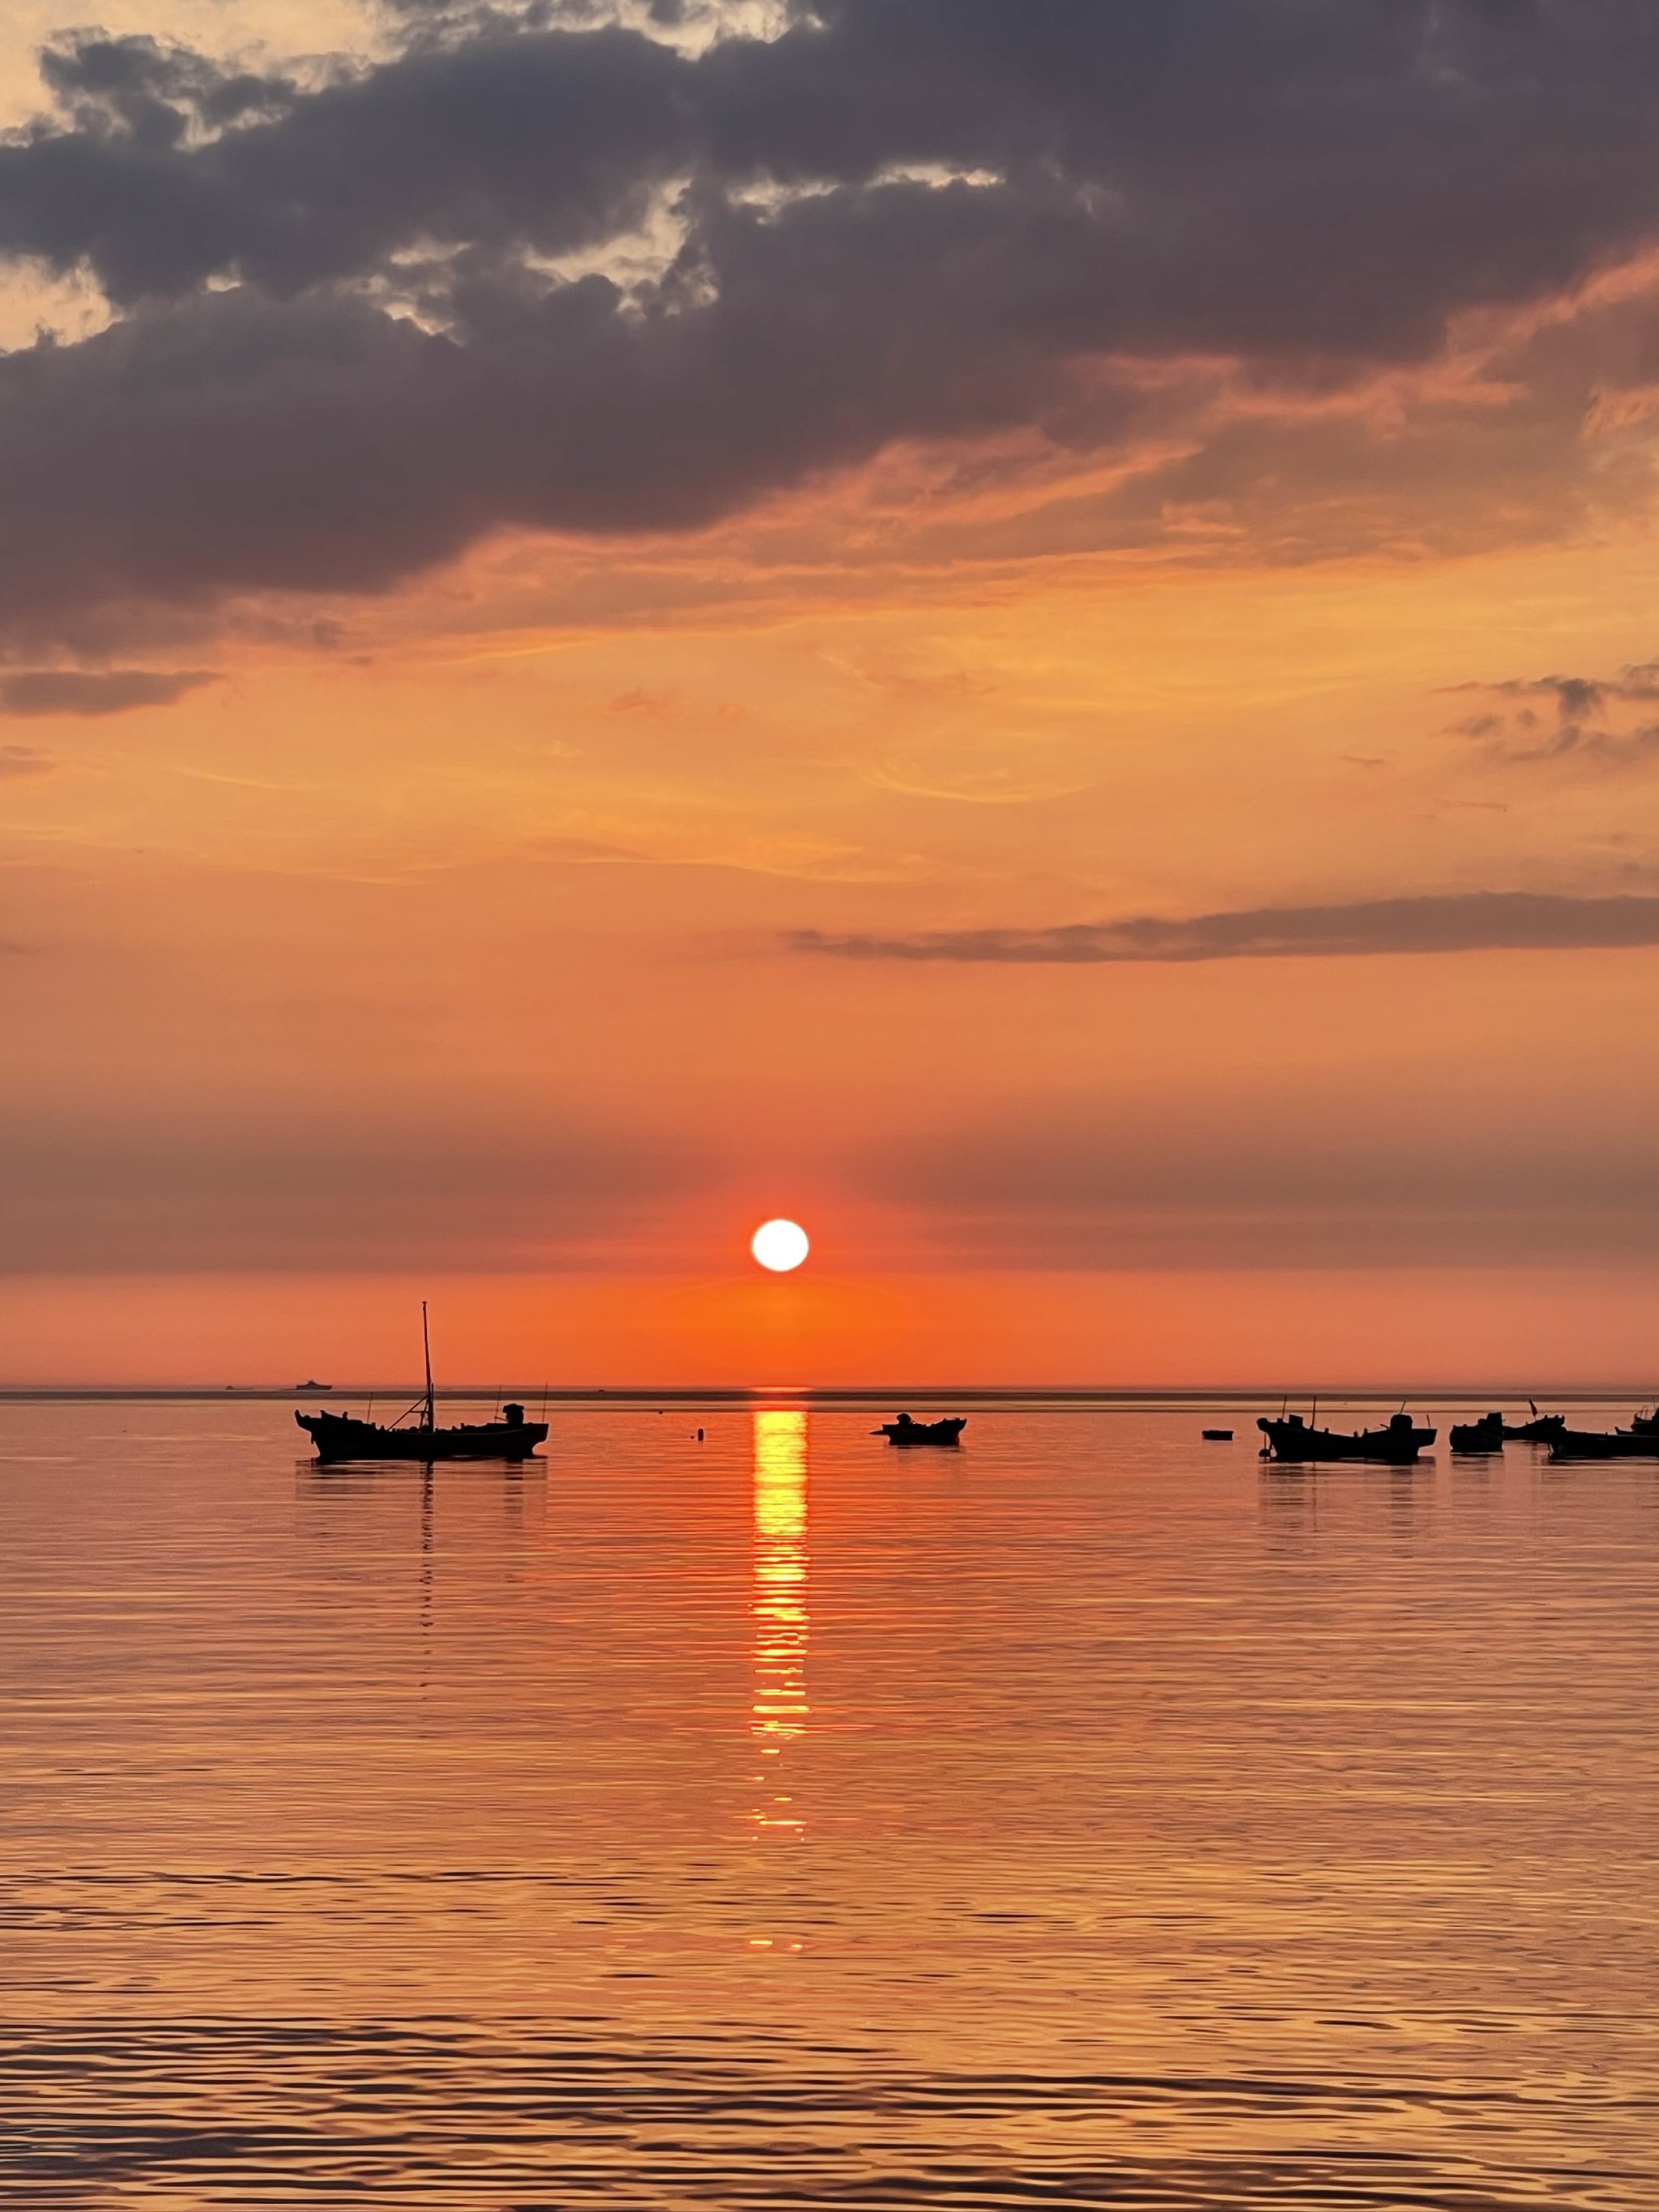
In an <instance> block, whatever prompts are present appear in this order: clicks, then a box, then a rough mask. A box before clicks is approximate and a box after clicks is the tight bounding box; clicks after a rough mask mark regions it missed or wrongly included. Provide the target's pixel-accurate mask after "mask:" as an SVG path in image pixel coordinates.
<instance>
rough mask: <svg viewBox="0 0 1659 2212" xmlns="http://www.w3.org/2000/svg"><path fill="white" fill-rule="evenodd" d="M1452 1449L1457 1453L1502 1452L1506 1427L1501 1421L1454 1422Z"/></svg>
mask: <svg viewBox="0 0 1659 2212" xmlns="http://www.w3.org/2000/svg"><path fill="white" fill-rule="evenodd" d="M1451 1448H1452V1449H1453V1450H1454V1451H1455V1452H1501V1451H1502V1450H1503V1449H1504V1425H1503V1423H1502V1422H1501V1421H1454V1422H1453V1424H1452V1429H1451Z"/></svg>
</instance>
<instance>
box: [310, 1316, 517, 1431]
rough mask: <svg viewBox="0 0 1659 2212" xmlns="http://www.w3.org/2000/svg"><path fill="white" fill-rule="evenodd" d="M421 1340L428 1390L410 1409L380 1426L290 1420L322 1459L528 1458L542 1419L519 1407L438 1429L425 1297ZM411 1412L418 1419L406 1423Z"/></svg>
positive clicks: (319, 1418) (340, 1418)
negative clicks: (497, 1416)
mask: <svg viewBox="0 0 1659 2212" xmlns="http://www.w3.org/2000/svg"><path fill="white" fill-rule="evenodd" d="M421 1343H422V1349H423V1350H424V1352H425V1354H426V1394H425V1395H424V1396H423V1397H422V1398H419V1399H417V1400H416V1402H415V1404H414V1405H412V1406H411V1407H410V1409H409V1413H405V1414H404V1415H403V1416H402V1418H401V1419H400V1420H398V1421H393V1422H391V1423H389V1424H387V1425H384V1426H382V1425H380V1424H379V1423H377V1422H374V1421H360V1420H358V1419H356V1418H355V1417H354V1416H353V1415H352V1414H350V1413H296V1414H295V1416H294V1418H295V1420H296V1421H297V1422H298V1423H299V1425H300V1426H301V1428H302V1429H303V1430H304V1431H306V1434H307V1436H308V1437H310V1438H311V1441H312V1442H313V1443H314V1444H315V1445H316V1447H317V1456H318V1458H319V1459H320V1460H325V1461H339V1460H349V1459H412V1460H419V1461H420V1462H422V1463H423V1464H428V1465H429V1464H430V1463H431V1462H433V1461H435V1460H441V1459H496V1460H508V1461H516V1460H525V1459H528V1458H529V1456H530V1455H531V1453H532V1452H533V1451H534V1450H535V1449H536V1447H537V1445H538V1444H539V1443H545V1442H546V1441H547V1424H546V1422H545V1421H527V1420H526V1419H525V1417H524V1407H522V1406H504V1407H502V1408H501V1413H502V1418H501V1419H500V1420H499V1421H464V1422H462V1423H461V1425H460V1426H459V1428H453V1429H441V1428H440V1427H439V1426H438V1424H437V1418H436V1405H435V1400H434V1397H433V1392H432V1345H431V1340H430V1339H429V1338H428V1334H427V1326H426V1300H425V1299H424V1298H422V1301H421ZM410 1413H419V1415H420V1416H421V1418H420V1419H419V1421H418V1422H416V1424H415V1425H413V1426H411V1427H405V1426H404V1423H405V1422H407V1421H408V1419H409V1414H410Z"/></svg>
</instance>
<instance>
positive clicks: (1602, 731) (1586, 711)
mask: <svg viewBox="0 0 1659 2212" xmlns="http://www.w3.org/2000/svg"><path fill="white" fill-rule="evenodd" d="M1454 688H1455V690H1459V691H1474V692H1478V693H1479V694H1480V695H1481V696H1483V697H1486V698H1488V699H1492V700H1498V701H1502V702H1505V703H1504V704H1503V705H1501V706H1498V707H1496V708H1487V709H1486V711H1485V712H1484V713H1481V714H1471V715H1469V716H1468V718H1467V719H1466V720H1463V721H1461V722H1455V723H1454V724H1453V725H1452V728H1453V732H1454V733H1455V735H1456V736H1458V737H1462V738H1474V740H1475V742H1476V743H1477V744H1480V745H1481V746H1482V747H1483V748H1484V749H1485V750H1486V752H1487V753H1489V754H1490V755H1491V756H1492V758H1494V759H1496V760H1500V761H1509V762H1516V763H1544V762H1552V761H1557V762H1576V763H1578V764H1580V765H1582V766H1584V767H1587V768H1603V769H1618V768H1631V767H1634V766H1636V765H1638V763H1641V762H1643V761H1645V760H1648V759H1650V758H1651V757H1653V756H1654V755H1655V754H1656V753H1659V721H1656V720H1645V721H1644V720H1637V721H1636V722H1635V723H1633V724H1631V723H1629V721H1628V719H1627V717H1628V710H1629V709H1631V708H1638V709H1639V708H1642V707H1644V706H1645V707H1651V706H1652V705H1653V703H1654V702H1656V701H1659V661H1655V660H1644V661H1634V662H1632V663H1631V665H1629V666H1627V667H1625V668H1621V669H1620V671H1619V673H1618V675H1617V676H1518V677H1510V678H1505V679H1504V681H1502V682H1500V683H1487V684H1482V683H1474V684H1457V685H1455V687H1454ZM1516 700H1518V701H1521V702H1523V703H1522V704H1521V705H1519V706H1514V705H1510V704H1509V703H1507V702H1511V701H1516ZM1534 700H1537V701H1539V702H1541V704H1540V705H1539V706H1534V705H1533V704H1532V703H1531V702H1533V701H1534ZM1550 708H1553V709H1554V711H1553V714H1552V713H1551V712H1550ZM1621 713H1624V714H1626V726H1619V717H1620V714H1621Z"/></svg>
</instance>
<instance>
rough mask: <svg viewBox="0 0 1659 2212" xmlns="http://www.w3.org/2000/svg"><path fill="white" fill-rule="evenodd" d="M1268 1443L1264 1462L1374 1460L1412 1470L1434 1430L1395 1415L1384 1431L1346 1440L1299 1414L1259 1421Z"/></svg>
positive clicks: (1369, 1431) (1406, 1415) (1406, 1416)
mask: <svg viewBox="0 0 1659 2212" xmlns="http://www.w3.org/2000/svg"><path fill="white" fill-rule="evenodd" d="M1256 1426H1257V1428H1259V1429H1260V1430H1261V1433H1262V1435H1263V1436H1265V1437H1267V1443H1266V1444H1265V1445H1264V1446H1263V1447H1262V1451H1261V1456H1262V1458H1263V1459H1278V1460H1285V1461H1288V1462H1291V1464H1292V1465H1298V1466H1305V1465H1307V1464H1308V1463H1309V1462H1340V1461H1343V1460H1374V1461H1376V1462H1380V1463H1382V1464H1383V1465H1384V1466H1388V1467H1409V1466H1410V1465H1411V1463H1412V1462H1413V1460H1415V1458H1416V1457H1417V1455H1418V1453H1419V1451H1421V1450H1422V1449H1423V1447H1424V1445H1425V1444H1431V1443H1433V1442H1434V1431H1433V1430H1432V1429H1419V1428H1418V1427H1417V1426H1416V1425H1414V1423H1413V1420H1412V1417H1411V1415H1410V1414H1409V1413H1396V1414H1395V1416H1394V1417H1393V1419H1391V1420H1390V1421H1389V1425H1388V1426H1387V1427H1386V1428H1384V1429H1362V1430H1360V1431H1358V1434H1356V1435H1352V1436H1344V1435H1340V1434H1339V1433H1338V1432H1337V1431H1334V1430H1332V1429H1316V1428H1314V1427H1312V1426H1310V1424H1309V1423H1308V1422H1306V1421H1304V1419H1303V1418H1302V1416H1301V1414H1300V1413H1291V1414H1290V1415H1289V1416H1288V1417H1287V1418H1286V1419H1283V1420H1278V1421H1270V1420H1268V1419H1267V1418H1266V1417H1265V1415H1264V1416H1263V1418H1262V1419H1260V1420H1258V1421H1257V1423H1256Z"/></svg>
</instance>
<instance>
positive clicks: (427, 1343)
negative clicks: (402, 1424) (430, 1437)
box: [421, 1298, 438, 1429]
mask: <svg viewBox="0 0 1659 2212" xmlns="http://www.w3.org/2000/svg"><path fill="white" fill-rule="evenodd" d="M421 1349H422V1352H425V1354H426V1421H425V1424H424V1425H425V1426H426V1427H427V1428H428V1429H435V1428H436V1427H437V1425H438V1423H437V1416H436V1413H435V1411H434V1407H433V1401H432V1339H431V1336H430V1334H428V1329H427V1325H426V1300H425V1299H424V1298H422V1300H421Z"/></svg>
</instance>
